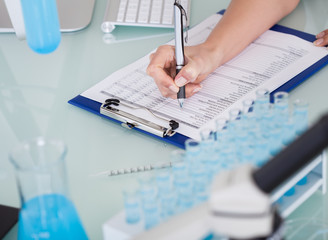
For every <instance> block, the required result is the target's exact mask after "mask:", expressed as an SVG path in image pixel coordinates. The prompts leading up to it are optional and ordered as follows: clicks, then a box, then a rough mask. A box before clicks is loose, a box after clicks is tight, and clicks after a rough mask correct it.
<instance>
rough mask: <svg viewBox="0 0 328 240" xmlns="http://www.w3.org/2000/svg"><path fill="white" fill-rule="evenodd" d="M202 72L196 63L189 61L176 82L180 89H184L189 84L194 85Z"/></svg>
mask: <svg viewBox="0 0 328 240" xmlns="http://www.w3.org/2000/svg"><path fill="white" fill-rule="evenodd" d="M200 71H201V70H200V67H199V65H197V64H196V62H195V61H189V62H188V64H187V65H186V66H184V67H183V68H182V69H181V71H180V72H179V73H178V75H177V76H176V77H175V80H174V82H175V84H176V85H177V86H178V87H182V86H184V85H186V84H187V83H192V82H194V81H195V80H196V79H197V77H198V76H199V73H200Z"/></svg>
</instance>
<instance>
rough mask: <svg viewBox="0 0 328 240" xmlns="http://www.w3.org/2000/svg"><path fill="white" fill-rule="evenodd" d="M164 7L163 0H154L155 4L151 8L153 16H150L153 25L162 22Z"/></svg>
mask: <svg viewBox="0 0 328 240" xmlns="http://www.w3.org/2000/svg"><path fill="white" fill-rule="evenodd" d="M162 5H163V0H153V4H152V6H151V15H150V22H151V23H160V22H161V17H162Z"/></svg>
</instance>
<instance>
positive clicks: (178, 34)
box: [174, 0, 186, 108]
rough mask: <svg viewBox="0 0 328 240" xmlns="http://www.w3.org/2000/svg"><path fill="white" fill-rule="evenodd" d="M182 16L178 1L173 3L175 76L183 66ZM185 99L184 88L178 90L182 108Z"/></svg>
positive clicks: (182, 9)
mask: <svg viewBox="0 0 328 240" xmlns="http://www.w3.org/2000/svg"><path fill="white" fill-rule="evenodd" d="M183 15H185V10H184V8H183V7H182V6H181V4H180V1H179V0H175V2H174V33H175V59H176V75H178V73H179V72H180V70H181V68H182V67H183V66H184V64H185V59H184V43H183V19H182V17H183ZM185 98H186V94H185V86H182V87H180V88H179V92H178V94H177V99H178V102H179V105H180V107H181V108H182V106H183V102H184V99H185Z"/></svg>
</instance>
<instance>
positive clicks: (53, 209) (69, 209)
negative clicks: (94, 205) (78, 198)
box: [18, 194, 88, 240]
mask: <svg viewBox="0 0 328 240" xmlns="http://www.w3.org/2000/svg"><path fill="white" fill-rule="evenodd" d="M18 239H81V240H83V239H88V237H87V235H86V233H85V231H84V229H83V227H82V224H81V221H80V219H79V216H78V214H77V212H76V210H75V207H74V205H73V203H72V202H71V201H70V200H69V199H67V198H66V197H65V196H63V195H60V194H45V195H41V196H37V197H34V198H32V199H30V200H28V201H27V202H26V203H25V204H24V205H23V207H22V209H21V211H20V213H19V224H18Z"/></svg>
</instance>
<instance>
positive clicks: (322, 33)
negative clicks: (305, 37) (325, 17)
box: [315, 29, 328, 39]
mask: <svg viewBox="0 0 328 240" xmlns="http://www.w3.org/2000/svg"><path fill="white" fill-rule="evenodd" d="M325 35H328V29H326V30H324V31H322V32H320V33H318V34H317V35H316V36H315V37H316V38H317V39H318V38H323V37H324V36H325Z"/></svg>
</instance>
